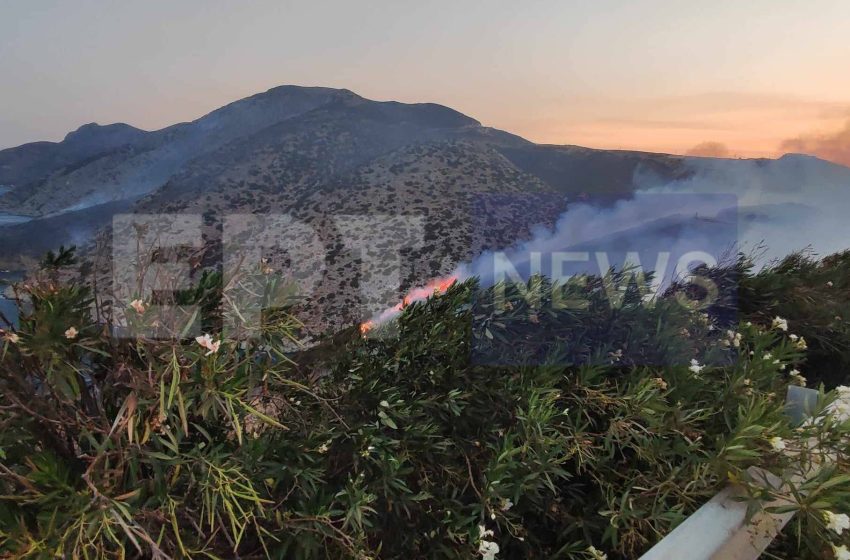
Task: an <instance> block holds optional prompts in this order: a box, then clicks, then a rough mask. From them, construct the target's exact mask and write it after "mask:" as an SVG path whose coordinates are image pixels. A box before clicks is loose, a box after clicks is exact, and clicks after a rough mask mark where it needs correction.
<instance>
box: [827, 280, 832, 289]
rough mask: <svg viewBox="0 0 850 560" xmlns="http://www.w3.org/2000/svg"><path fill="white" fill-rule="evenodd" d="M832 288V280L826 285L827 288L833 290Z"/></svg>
mask: <svg viewBox="0 0 850 560" xmlns="http://www.w3.org/2000/svg"><path fill="white" fill-rule="evenodd" d="M832 286H833V284H832V280H830V281H829V282H827V283H826V287H827V288H831V287H832Z"/></svg>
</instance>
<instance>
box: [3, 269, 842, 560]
mask: <svg viewBox="0 0 850 560" xmlns="http://www.w3.org/2000/svg"><path fill="white" fill-rule="evenodd" d="M71 260H72V259H69V258H65V259H64V261H63V259H57V258H56V257H55V256H54V259H53V260H52V261H47V262H46V265H45V270H44V271H42V272H41V273H39V274H37V275H35V276H34V277H32V278H30V279H28V280H27V282H26V283H25V284H21V285H19V286H18V287H17V290H18V294H19V299H20V302H21V318H20V324H19V325H18V327H17V328H11V326H7V327H6V328H5V330H4V331H3V333H2V334H0V368H2V375H0V555H3V556H5V557H10V558H56V557H59V558H126V557H130V558H213V559H215V558H222V559H227V558H246V559H248V558H279V559H284V558H287V559H288V558H296V559H300V558H305V559H306V558H358V559H365V558H400V559H409V558H475V557H480V558H485V559H487V560H492V559H493V558H541V559H543V558H547V559H549V558H551V559H557V558H596V559H599V558H605V557H607V558H610V559H615V558H635V557H637V556H639V555H640V554H641V553H643V552H645V551H646V550H648V549H649V548H650V547H651V546H652V545H653V544H654V543H656V542H658V541H659V540H660V539H661V538H663V536H664V535H665V534H667V533H668V532H669V531H670V530H671V529H672V528H674V527H675V526H676V525H677V524H678V523H680V522H681V521H682V520H683V519H685V518H686V517H687V516H688V515H689V514H690V513H692V512H693V511H694V510H695V509H696V508H698V507H699V506H700V505H701V504H702V503H704V502H705V501H707V500H708V499H709V498H710V497H711V496H712V495H714V494H715V493H716V492H717V491H718V490H719V489H720V488H722V487H723V486H725V485H726V484H729V483H730V482H734V483H738V484H740V485H741V487H742V489H743V495H744V498H743V499H746V500H747V501H748V503H749V506H750V510H751V511H752V513H753V514H756V513H758V512H759V511H765V510H766V511H771V512H785V511H793V512H796V514H797V515H795V517H794V520H793V521H792V522H791V523H790V524H789V525H788V526H787V527H786V529H785V530H784V532H783V535H782V536H781V537H780V539H778V540H777V542H776V543H775V545H774V546H773V548H772V549H771V551H770V553H771V554H773V555H776V556H778V557H790V558H830V557H838V558H842V556H841V555H842V554H844V553H845V552H844V551H845V550H846V549H844V548H841V547H842V546H844V545H843V544H842V543H846V542H847V541H848V540H850V539H848V534H847V533H846V532H845V528H846V527H845V524H847V523H850V520H848V519H847V518H846V517H843V516H842V514H841V512H843V511H847V510H848V508H850V465H848V455H847V453H848V440H847V438H846V436H845V435H844V434H845V433H846V430H847V429H850V422H848V418H850V395H848V392H850V390H847V389H845V388H843V387H839V388H838V389H837V390H836V391H832V392H828V393H827V392H822V394H821V399H820V404H819V405H818V408H817V409H816V410H814V411H812V412H813V418H812V419H810V420H808V421H806V422H805V423H803V424H798V425H795V424H793V423H792V422H791V421H790V420H789V418H788V416H787V415H786V413H785V411H784V399H785V394H786V391H787V388H788V386H789V385H790V384H803V383H805V378H806V377H808V379H809V385H810V386H811V385H813V380H814V379H823V380H824V381H826V382H832V383H833V384H836V385H837V384H840V383H843V382H845V381H846V380H845V378H843V377H841V376H840V375H839V372H840V370H839V369H837V368H834V369H829V371H830V373H829V375H825V374H824V375H821V376H820V377H819V374H818V372H817V371H813V370H812V361H811V360H812V358H811V356H812V352H813V351H815V352H816V353H815V354H814V355H815V356H816V359H817V360H819V361H818V362H817V363H818V364H826V363H827V362H830V360H831V364H830V367H832V366H833V365H834V364H846V363H847V360H848V354H849V353H848V351H847V349H846V345H845V343H846V340H847V327H846V323H845V322H843V320H842V319H825V318H824V317H826V316H827V315H829V316H831V317H833V318H834V317H839V316H843V315H842V314H843V313H845V308H846V306H847V304H848V298H847V290H848V284H847V275H846V267H847V262H848V257H847V255H846V254H845V255H838V256H835V257H831V258H830V259H825V260H823V261H814V260H812V259H807V258H805V257H800V256H792V257H789V259H786V261H785V262H783V263H780V264H778V265H777V266H775V267H771V268H768V269H766V270H763V271H760V272H754V271H753V270H752V269H751V267H750V265H748V264H747V262H746V260H745V259H741V260H739V261H738V262H737V263H736V264H734V265H733V266H730V267H726V268H724V269H717V270H713V271H709V272H710V274H709V276H711V275H713V277H714V278H716V279H717V278H731V277H734V278H735V279H736V281H737V282H738V283H739V284H740V290H739V291H738V300H739V303H740V309H741V310H742V314H741V316H740V317H733V316H732V315H730V313H728V311H729V307H728V306H726V307H724V306H723V305H715V306H714V307H708V308H707V310H708V313H704V312H702V311H701V310H700V309H697V308H695V306H694V305H688V301H686V300H683V299H682V297H681V296H682V295H683V294H684V293H686V292H687V289H686V288H685V287H682V286H679V287H674V288H673V289H671V291H670V292H668V294H667V296H666V297H663V298H660V299H658V300H654V301H647V300H646V298H645V297H644V294H645V288H646V286H647V285H648V283H649V282H650V281H651V278H650V277H646V278H641V277H636V276H635V275H632V274H628V271H620V272H616V271H611V272H610V273H609V274H608V275H606V276H605V277H602V278H598V277H592V278H579V279H573V280H571V281H569V282H567V283H566V284H564V285H552V283H551V282H549V281H547V280H546V279H545V278H533V279H531V280H530V281H529V282H528V283H527V284H525V285H512V286H505V285H498V286H496V287H491V288H482V287H480V286H478V285H477V283H476V282H475V281H474V280H472V281H467V282H463V283H459V284H455V285H453V286H452V287H451V288H449V289H448V290H447V291H446V292H445V293H443V294H439V295H435V296H434V297H432V298H430V299H428V300H427V301H424V302H419V303H414V304H412V305H410V306H408V307H406V308H405V309H404V311H403V313H402V314H401V316H400V317H399V318H398V320H397V321H395V322H394V323H393V324H390V325H386V326H383V327H380V328H378V329H376V331H374V332H371V333H369V336H366V337H363V336H360V332H359V330H358V329H357V328H356V327H353V328H352V329H350V330H348V331H346V332H343V333H338V334H336V335H334V336H329V337H328V338H327V339H326V340H324V341H322V342H320V343H319V344H317V345H316V346H313V347H311V348H309V349H305V350H304V351H301V352H293V351H292V350H291V348H292V341H293V340H295V339H297V335H298V328H299V325H298V323H297V321H295V320H294V319H292V317H291V315H290V314H289V313H287V303H286V302H287V301H288V300H287V294H289V293H291V292H290V291H289V288H288V287H286V286H282V285H279V284H278V283H277V281H276V280H275V279H273V278H272V277H271V276H266V275H264V274H263V271H262V270H260V271H257V273H256V274H254V273H246V274H244V275H243V276H242V277H241V278H240V281H239V282H236V283H231V284H230V285H228V286H223V285H222V283H221V280H220V277H219V276H217V275H215V274H206V275H204V277H203V278H202V279H201V281H200V282H199V287H198V288H195V289H193V290H191V291H183V292H180V293H178V294H176V296H175V297H174V298H173V300H172V301H170V302H168V303H176V304H180V305H182V306H184V307H180V308H173V309H172V308H169V309H168V310H167V311H165V312H164V311H163V309H164V308H162V307H159V308H158V307H157V306H156V305H154V303H158V304H159V303H163V302H162V301H157V302H152V301H141V300H136V301H133V302H115V303H114V304H113V305H112V307H111V308H110V307H109V306H104V305H103V304H102V303H101V302H102V299H101V298H98V297H96V296H97V295H98V294H94V293H93V292H92V289H91V287H89V286H86V285H83V284H78V283H74V282H73V281H70V282H63V281H60V276H61V275H60V274H58V273H57V270H58V269H59V268H61V267H62V266H63V265H64V264H67V263H68V262H71ZM830 283H831V284H830ZM231 290H236V291H242V292H244V293H251V294H255V295H256V294H260V295H261V296H262V297H261V298H260V299H259V305H260V307H262V308H264V309H265V311H263V312H262V314H261V316H262V321H261V323H260V325H259V326H258V328H256V329H254V330H249V329H245V330H240V329H241V327H240V328H239V329H236V331H231V332H228V333H227V334H228V336H226V337H224V336H222V334H221V331H220V329H222V328H223V325H225V324H233V323H232V322H229V321H226V320H224V319H226V318H228V317H230V318H233V317H244V315H245V313H244V309H243V310H241V311H240V309H238V306H239V305H240V304H237V303H234V302H239V301H245V300H244V298H240V297H233V294H232V293H231ZM724 290H726V292H728V290H729V285H724ZM722 291H723V290H721V292H722ZM726 292H723V293H726ZM727 295H728V294H727ZM252 301H254V304H256V302H257V300H256V298H255V299H254V300H252ZM93 303H94V304H95V305H94V308H95V310H96V311H95V312H94V313H93V312H92V308H93ZM192 305H194V307H188V306H192ZM234 306H235V307H234ZM275 306H277V307H275ZM721 308H722V309H721ZM174 309H176V311H175V310H174ZM122 316H126V324H125V322H124V321H123V320H122V319H121V317H122ZM237 324H238V322H237ZM192 325H196V326H200V327H201V328H202V329H203V331H202V332H204V331H205V332H206V334H203V335H201V333H193V334H194V335H197V336H190V335H189V333H191V329H190V327H192ZM801 337H803V338H801ZM818 367H820V366H818ZM833 373H834V375H833ZM831 387H832V386H831V385H830V388H831ZM756 467H757V468H759V469H764V470H766V471H769V472H771V473H773V474H775V475H777V476H778V477H779V479H780V480H781V481H782V484H779V485H776V486H775V487H765V485H764V484H763V482H762V480H761V476H760V475H759V473H760V472H763V471H758V470H755V468H756ZM845 522H847V523H845Z"/></svg>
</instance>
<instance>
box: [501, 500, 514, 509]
mask: <svg viewBox="0 0 850 560" xmlns="http://www.w3.org/2000/svg"><path fill="white" fill-rule="evenodd" d="M512 507H514V503H513V502H512V501H511V499H510V498H502V501H501V504H500V505H499V509H501V510H502V511H508V510H509V509H511V508H512Z"/></svg>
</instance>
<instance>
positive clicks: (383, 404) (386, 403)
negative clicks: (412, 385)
mask: <svg viewBox="0 0 850 560" xmlns="http://www.w3.org/2000/svg"><path fill="white" fill-rule="evenodd" d="M379 404H380V405H381V407H383V408H389V407H390V403H388V402H387V401H381V402H380V403H379Z"/></svg>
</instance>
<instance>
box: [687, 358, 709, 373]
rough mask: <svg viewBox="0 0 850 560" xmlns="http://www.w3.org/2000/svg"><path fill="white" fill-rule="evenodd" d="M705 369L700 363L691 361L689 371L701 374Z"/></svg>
mask: <svg viewBox="0 0 850 560" xmlns="http://www.w3.org/2000/svg"><path fill="white" fill-rule="evenodd" d="M704 367H705V366H701V365H700V364H699V362H698V361H696V360H691V365H690V367H688V369H689V370H691V371H692V372H694V373H699V372H701V371H702V370H703V368H704Z"/></svg>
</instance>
